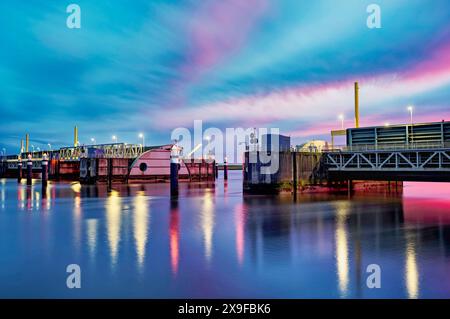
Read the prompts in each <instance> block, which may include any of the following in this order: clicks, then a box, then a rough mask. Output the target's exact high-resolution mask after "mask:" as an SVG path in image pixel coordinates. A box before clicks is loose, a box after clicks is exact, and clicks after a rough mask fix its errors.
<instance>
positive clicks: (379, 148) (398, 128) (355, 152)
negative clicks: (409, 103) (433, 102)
mask: <svg viewBox="0 0 450 319" xmlns="http://www.w3.org/2000/svg"><path fill="white" fill-rule="evenodd" d="M322 164H323V165H324V166H325V170H326V171H327V176H328V178H329V179H331V180H384V181H433V182H450V122H444V121H442V122H434V123H421V124H403V125H395V126H378V127H363V128H351V129H347V145H346V146H344V147H340V148H333V149H331V150H326V151H324V153H323V159H322Z"/></svg>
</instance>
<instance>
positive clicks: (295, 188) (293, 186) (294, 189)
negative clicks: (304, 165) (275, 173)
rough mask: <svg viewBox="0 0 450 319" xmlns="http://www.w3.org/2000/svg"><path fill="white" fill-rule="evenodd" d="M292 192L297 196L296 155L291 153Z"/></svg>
mask: <svg viewBox="0 0 450 319" xmlns="http://www.w3.org/2000/svg"><path fill="white" fill-rule="evenodd" d="M292 191H293V192H294V194H297V153H296V152H292Z"/></svg>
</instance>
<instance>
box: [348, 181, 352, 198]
mask: <svg viewBox="0 0 450 319" xmlns="http://www.w3.org/2000/svg"><path fill="white" fill-rule="evenodd" d="M352 191H353V181H352V180H351V179H349V180H347V193H348V196H349V197H351V196H352Z"/></svg>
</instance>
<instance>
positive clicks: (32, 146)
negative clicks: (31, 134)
mask: <svg viewBox="0 0 450 319" xmlns="http://www.w3.org/2000/svg"><path fill="white" fill-rule="evenodd" d="M31 148H32V149H33V153H34V145H31Z"/></svg>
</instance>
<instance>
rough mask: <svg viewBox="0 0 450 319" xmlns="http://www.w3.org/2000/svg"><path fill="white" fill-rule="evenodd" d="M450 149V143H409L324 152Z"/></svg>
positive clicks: (336, 147)
mask: <svg viewBox="0 0 450 319" xmlns="http://www.w3.org/2000/svg"><path fill="white" fill-rule="evenodd" d="M441 149H450V142H445V143H428V142H426V143H410V144H379V145H373V144H367V145H366V144H364V145H350V146H347V145H345V146H334V147H333V148H330V149H324V150H323V151H324V152H328V153H332V152H362V151H404V150H441Z"/></svg>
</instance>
